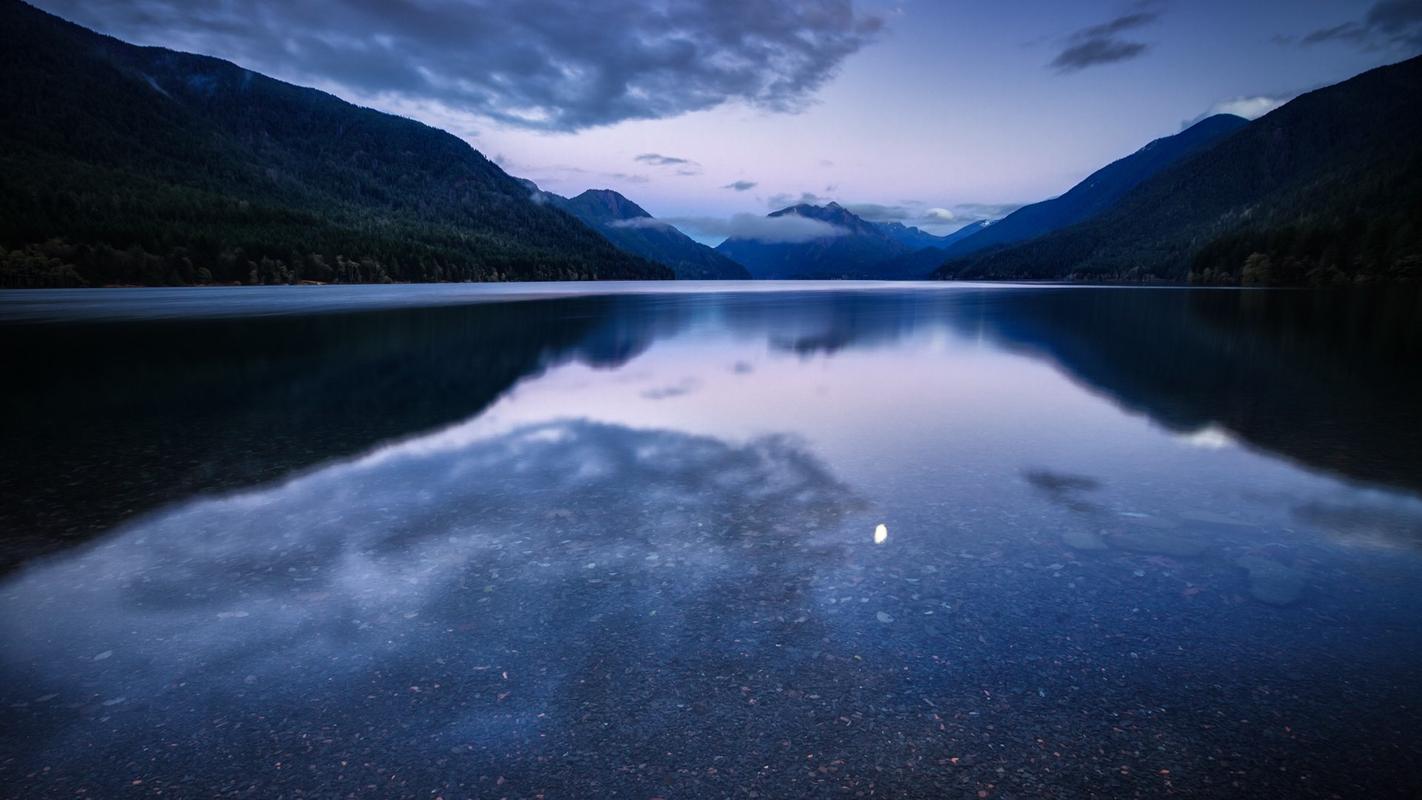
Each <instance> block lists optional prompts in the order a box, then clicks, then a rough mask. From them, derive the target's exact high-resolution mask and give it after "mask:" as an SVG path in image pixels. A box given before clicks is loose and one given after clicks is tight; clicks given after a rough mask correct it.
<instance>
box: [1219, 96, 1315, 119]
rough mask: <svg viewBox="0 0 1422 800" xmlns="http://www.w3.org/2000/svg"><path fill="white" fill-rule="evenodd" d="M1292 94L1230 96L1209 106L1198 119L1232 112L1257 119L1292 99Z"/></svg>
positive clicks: (1239, 115)
mask: <svg viewBox="0 0 1422 800" xmlns="http://www.w3.org/2000/svg"><path fill="white" fill-rule="evenodd" d="M1294 97H1295V95H1292V94H1273V95H1270V94H1260V95H1254V96H1253V97H1232V98H1230V99H1228V100H1221V101H1220V102H1218V103H1215V104H1214V105H1213V106H1211V107H1210V110H1209V111H1207V112H1205V114H1204V115H1202V116H1201V117H1199V119H1204V118H1205V117H1210V116H1214V115H1215V114H1233V115H1235V116H1237V117H1244V118H1245V119H1259V118H1260V117H1262V116H1264V115H1265V114H1268V113H1269V112H1270V111H1273V110H1274V109H1276V108H1278V107H1279V106H1281V105H1283V104H1285V103H1287V102H1289V101H1290V100H1292V99H1294Z"/></svg>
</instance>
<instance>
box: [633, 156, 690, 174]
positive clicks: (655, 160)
mask: <svg viewBox="0 0 1422 800" xmlns="http://www.w3.org/2000/svg"><path fill="white" fill-rule="evenodd" d="M633 161H636V162H638V163H639V164H646V165H648V166H652V167H676V168H677V169H676V174H678V175H700V174H701V165H700V164H698V163H697V162H695V161H692V160H691V159H689V158H678V157H676V156H664V155H662V154H661V153H643V154H641V155H639V156H637V157H636V158H634V159H633Z"/></svg>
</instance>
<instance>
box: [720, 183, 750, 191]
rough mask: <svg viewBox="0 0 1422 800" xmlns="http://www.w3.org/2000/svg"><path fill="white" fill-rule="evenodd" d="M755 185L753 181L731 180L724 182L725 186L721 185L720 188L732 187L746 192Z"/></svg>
mask: <svg viewBox="0 0 1422 800" xmlns="http://www.w3.org/2000/svg"><path fill="white" fill-rule="evenodd" d="M755 187H756V183H755V181H731V182H730V183H728V184H726V185H725V186H722V187H721V188H722V189H734V190H735V191H738V192H748V191H750V190H751V189H754V188H755Z"/></svg>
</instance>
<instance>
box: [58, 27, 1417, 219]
mask: <svg viewBox="0 0 1422 800" xmlns="http://www.w3.org/2000/svg"><path fill="white" fill-rule="evenodd" d="M36 4H37V5H39V6H40V7H41V8H44V9H45V10H48V11H51V12H53V13H56V14H59V15H60V16H63V17H65V18H67V19H71V20H73V21H75V22H78V23H80V24H83V25H85V26H87V27H91V28H94V29H95V30H99V31H101V32H104V33H109V34H112V35H115V36H118V37H119V38H122V39H125V40H127V41H131V42H135V43H139V44H146V45H159V46H164V47H170V48H173V49H177V50H184V51H189V52H197V53H203V54H206V55H212V56H217V57H220V58H224V59H228V60H231V61H234V62H236V63H238V64H241V65H242V66H244V67H248V68H250V69H253V70H256V71H258V72H261V73H264V74H267V75H271V76H273V77H276V78H280V79H283V80H287V81H290V82H293V83H298V84H302V85H307V86H315V87H317V88H321V89H324V90H326V91H329V92H331V93H333V94H335V95H337V96H340V97H342V98H344V99H346V100H350V101H351V102H355V103H359V104H361V105H366V106H370V107H373V108H378V109H381V110H384V111H390V112H393V113H397V114H401V115H404V116H408V117H413V118H415V119H419V120H421V121H423V122H426V123H429V124H431V125H435V126H437V127H440V128H443V129H445V130H448V131H450V132H452V133H455V134H456V135H459V136H461V137H463V138H464V139H465V140H467V141H468V142H469V143H470V144H471V145H473V146H474V147H476V148H478V149H479V150H480V151H481V152H482V153H484V154H485V155H486V156H488V157H489V158H492V159H494V160H495V161H496V162H497V163H499V164H500V165H501V166H502V167H503V168H504V169H505V170H507V171H508V172H510V173H511V174H514V175H517V176H519V177H523V178H528V179H530V180H533V181H535V182H536V183H538V184H539V186H540V187H541V188H543V189H544V190H546V191H551V192H556V193H558V194H563V195H567V196H571V195H575V194H577V193H579V192H581V191H583V190H585V189H589V188H608V189H615V190H617V191H619V192H621V193H622V194H624V195H626V196H628V197H629V198H631V199H632V200H633V201H635V202H636V203H638V204H639V205H641V206H642V207H643V208H645V209H646V210H647V211H649V212H650V213H651V214H652V215H654V216H656V217H659V218H662V219H666V220H668V221H671V222H672V223H674V224H676V225H677V226H678V227H680V228H682V229H683V230H685V231H686V232H687V233H689V234H691V235H693V236H695V237H696V238H698V239H700V240H702V241H706V242H712V243H714V242H716V241H719V240H720V239H722V238H724V237H725V236H727V235H729V234H734V233H736V232H737V231H738V230H739V227H741V226H745V225H750V224H753V223H754V222H755V218H756V217H759V216H763V215H764V214H766V213H767V212H769V211H772V210H775V209H777V208H781V207H784V206H786V205H790V204H793V203H795V202H800V201H806V202H819V203H822V202H827V201H830V200H834V201H837V202H839V203H840V204H841V205H844V206H846V207H847V208H849V209H851V210H853V211H856V212H857V213H860V214H861V216H865V217H866V218H869V219H874V220H876V221H899V222H903V223H905V224H909V225H916V226H919V227H922V228H924V229H925V230H928V231H929V232H932V233H936V234H944V233H948V232H950V231H952V230H954V229H956V228H958V227H961V226H962V225H964V224H967V223H969V222H973V221H976V220H979V219H984V218H994V217H999V216H1001V215H1003V214H1004V213H1006V212H1008V211H1010V210H1011V209H1012V208H1015V207H1016V206H1018V205H1021V204H1023V203H1028V202H1034V201H1037V200H1042V199H1045V198H1048V197H1052V196H1055V195H1057V194H1060V193H1062V192H1064V191H1065V190H1066V189H1068V188H1070V187H1071V186H1072V185H1073V184H1075V183H1076V182H1077V181H1079V180H1080V179H1082V178H1083V177H1085V176H1086V175H1088V174H1090V173H1091V172H1092V171H1094V170H1096V169H1097V168H1099V167H1101V166H1103V165H1105V164H1107V163H1109V162H1110V161H1112V160H1114V159H1116V158H1119V157H1121V156H1124V155H1127V154H1129V153H1131V152H1133V151H1134V150H1136V149H1138V148H1140V147H1141V146H1143V145H1144V144H1146V143H1147V142H1149V141H1150V140H1152V139H1154V138H1158V137H1160V136H1167V135H1170V134H1173V133H1177V132H1179V131H1180V130H1181V129H1182V127H1184V126H1186V125H1188V124H1189V123H1190V122H1191V121H1193V120H1196V119H1198V118H1200V117H1202V116H1204V115H1207V114H1209V113H1213V112H1219V111H1230V112H1233V113H1239V114H1241V115H1244V116H1249V117H1251V118H1252V117H1256V116H1258V115H1260V114H1263V113H1267V111H1269V110H1271V109H1272V108H1274V107H1276V106H1277V105H1278V104H1280V103H1281V102H1284V101H1286V100H1287V99H1289V98H1291V97H1293V96H1295V95H1297V94H1299V93H1300V92H1304V91H1308V90H1310V89H1314V88H1318V87H1320V86H1324V85H1327V84H1330V83H1336V82H1338V81H1340V80H1343V79H1346V78H1348V77H1351V76H1352V75H1355V74H1357V73H1359V72H1362V71H1364V70H1367V69H1370V68H1372V67H1376V66H1380V65H1383V64H1387V63H1392V62H1395V61H1399V60H1402V59H1404V58H1407V57H1409V56H1412V55H1415V54H1417V53H1419V52H1422V0H1248V2H1239V0H1190V1H1189V2H1186V0H1139V1H1137V2H1112V1H1109V0H1105V1H1097V0H1073V1H1072V2H1069V3H1064V2H1060V1H1059V0H1002V1H1001V2H983V1H982V0H976V1H972V2H954V1H953V0H902V1H901V2H894V0H857V1H855V0H780V1H779V2H776V1H775V0H592V1H591V2H589V1H588V0H301V2H291V0H37V3H36Z"/></svg>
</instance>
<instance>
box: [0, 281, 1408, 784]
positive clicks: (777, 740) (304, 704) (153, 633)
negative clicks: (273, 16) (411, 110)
mask: <svg viewBox="0 0 1422 800" xmlns="http://www.w3.org/2000/svg"><path fill="white" fill-rule="evenodd" d="M390 291H399V287H396V288H395V289H391V290H390ZM1404 301H1406V298H1405V297H1401V296H1398V295H1394V296H1391V297H1389V298H1386V299H1379V298H1372V297H1368V296H1364V295H1355V296H1349V295H1332V296H1330V297H1329V298H1328V299H1327V302H1325V301H1324V299H1321V298H1320V297H1319V296H1316V295H1310V294H1305V293H1270V292H1257V293H1256V292H1181V291H1159V292H1156V291H1140V292H1126V291H1120V290H1081V289H1048V288H1022V289H987V288H973V287H966V288H957V289H952V290H945V289H932V290H921V291H904V292H882V291H874V292H869V291H845V292H813V293H795V292H779V293H768V294H767V293H756V294H747V295H741V294H735V293H721V294H674V295H659V294H648V295H636V296H606V297H583V298H559V299H550V300H542V301H538V302H521V303H516V304H508V303H503V304H484V305H479V306H472V307H440V308H424V309H410V308H401V309H396V310H390V311H383V312H363V313H356V314H351V313H340V314H336V313H331V314H322V315H318V316H311V317H300V316H295V317H293V316H287V317H275V318H260V319H258V318H232V319H203V320H197V319H169V320H162V321H149V322H143V323H133V322H129V323H117V322H107V323H92V324H64V325H59V324H53V325H30V324H26V325H12V326H7V327H5V328H4V329H3V330H4V334H5V336H6V337H7V343H14V344H16V345H17V346H16V347H15V348H14V350H15V352H17V353H19V354H21V355H20V356H19V358H18V359H17V364H16V369H15V374H16V375H17V376H19V377H20V378H21V380H20V381H18V385H19V387H20V389H19V390H18V391H16V392H13V393H11V394H9V395H8V396H7V397H6V400H5V402H6V403H7V409H6V410H7V412H8V413H7V414H6V415H4V416H5V421H4V423H3V424H4V425H5V429H4V433H5V436H6V441H7V442H8V443H13V444H15V445H16V451H17V452H24V453H28V454H31V456H30V457H29V458H27V459H10V460H6V462H5V463H4V464H3V466H0V480H3V486H4V489H5V491H6V496H7V499H8V498H14V499H15V502H13V503H7V504H5V506H6V507H4V508H3V509H0V524H3V530H4V531H5V533H6V537H7V540H8V543H9V547H10V558H11V560H12V562H13V561H20V560H23V559H30V563H28V564H27V565H25V566H24V567H23V568H21V569H18V570H15V571H12V572H11V573H10V574H9V575H8V576H7V577H6V578H5V579H4V582H3V583H0V637H3V640H4V642H5V645H6V647H5V648H4V650H3V651H0V702H3V703H4V704H5V705H6V706H7V707H8V710H9V719H8V722H7V725H6V728H5V732H4V733H3V734H0V780H4V781H5V785H6V786H7V787H14V788H13V791H15V792H16V793H17V794H20V795H21V796H50V795H65V794H74V793H79V792H87V793H89V794H91V795H101V796H108V795H111V794H113V793H114V792H113V791H112V790H113V787H115V786H128V787H134V786H141V787H143V788H142V790H141V791H152V792H158V791H162V792H164V793H165V794H168V795H170V796H171V795H179V796H183V795H192V794H200V795H203V796H208V795H224V794H247V795H259V796H269V795H277V794H289V795H298V794H308V795H309V794H322V795H336V796H344V795H367V796H410V797H414V796H421V797H430V796H445V797H453V796H509V797H515V796H520V797H534V796H545V797H550V798H551V797H587V796H631V797H651V796H663V797H670V796H689V797H696V796H751V795H752V793H754V794H755V795H757V796H764V797H790V796H805V795H814V794H825V795H836V796H838V795H841V794H852V795H856V796H870V795H886V796H953V795H959V794H966V795H968V796H1042V795H1050V794H1058V795H1068V796H1070V795H1074V794H1079V793H1084V792H1087V791H1088V789H1086V788H1084V787H1090V788H1089V791H1090V792H1095V793H1097V794H1098V795H1102V796H1133V795H1135V796H1140V795H1154V794H1158V793H1161V792H1166V791H1177V792H1181V793H1187V794H1191V795H1194V796H1210V795H1216V796H1225V795H1227V796H1249V795H1256V796H1298V795H1304V796H1309V795H1312V796H1322V797H1326V796H1330V795H1334V794H1338V795H1347V794H1356V793H1372V794H1377V795H1397V794H1399V791H1398V790H1399V789H1401V794H1402V795H1404V796H1405V795H1406V794H1407V793H1408V792H1409V791H1411V790H1412V789H1417V788H1422V787H1417V786H1415V785H1414V784H1415V783H1416V777H1415V775H1414V774H1413V771H1412V769H1411V765H1412V764H1413V763H1415V760H1416V758H1417V757H1419V756H1422V744H1419V741H1418V739H1417V737H1416V735H1415V730H1416V728H1417V726H1418V725H1419V724H1422V718H1419V715H1418V710H1417V709H1419V708H1422V689H1419V687H1422V665H1419V664H1418V663H1416V659H1415V657H1414V654H1415V653H1416V652H1417V651H1418V648H1419V647H1422V625H1419V623H1418V620H1419V619H1422V597H1419V595H1418V593H1417V592H1416V590H1415V587H1416V586H1417V582H1418V581H1419V580H1422V556H1419V553H1422V548H1419V547H1418V545H1419V543H1422V500H1419V499H1418V497H1417V496H1416V491H1417V490H1418V489H1419V488H1422V441H1419V436H1422V431H1419V430H1418V428H1417V426H1416V425H1415V424H1403V422H1404V421H1411V422H1415V416H1416V411H1417V409H1416V407H1415V402H1416V401H1415V398H1416V397H1417V396H1418V395H1417V394H1416V392H1415V391H1414V390H1415V389H1416V388H1418V387H1419V386H1422V382H1420V381H1422V378H1419V364H1422V359H1418V358H1417V356H1418V355H1419V353H1422V349H1419V347H1422V346H1419V341H1418V339H1417V336H1416V334H1415V330H1414V329H1411V328H1407V327H1406V325H1407V324H1408V321H1409V320H1411V319H1415V318H1416V317H1409V316H1408V315H1407V314H1404V313H1401V312H1399V311H1398V308H1399V307H1400V306H1399V304H1402V305H1403V306H1405V302H1404ZM1407 302H1410V301H1407ZM1405 307H1406V308H1413V307H1414V306H1405ZM1369 310H1371V311H1369ZM890 529H892V531H893V537H892V539H891V538H890V537H889V531H890ZM80 541H87V542H88V543H87V544H84V545H82V546H74V547H71V549H69V550H67V551H64V552H58V553H57V554H56V555H52V556H50V557H48V558H36V555H37V554H38V553H40V552H43V551H45V550H53V549H55V548H54V545H55V544H56V543H59V544H71V545H72V544H74V543H76V542H80ZM1344 742H1352V743H1354V744H1348V745H1344V744H1343V743H1344ZM1356 742H1363V743H1364V744H1365V746H1361V747H1360V746H1356ZM134 781H142V783H141V784H134V783H133V782H134ZM134 791H138V790H134ZM982 793H986V794H985V795H983V794H982Z"/></svg>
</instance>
